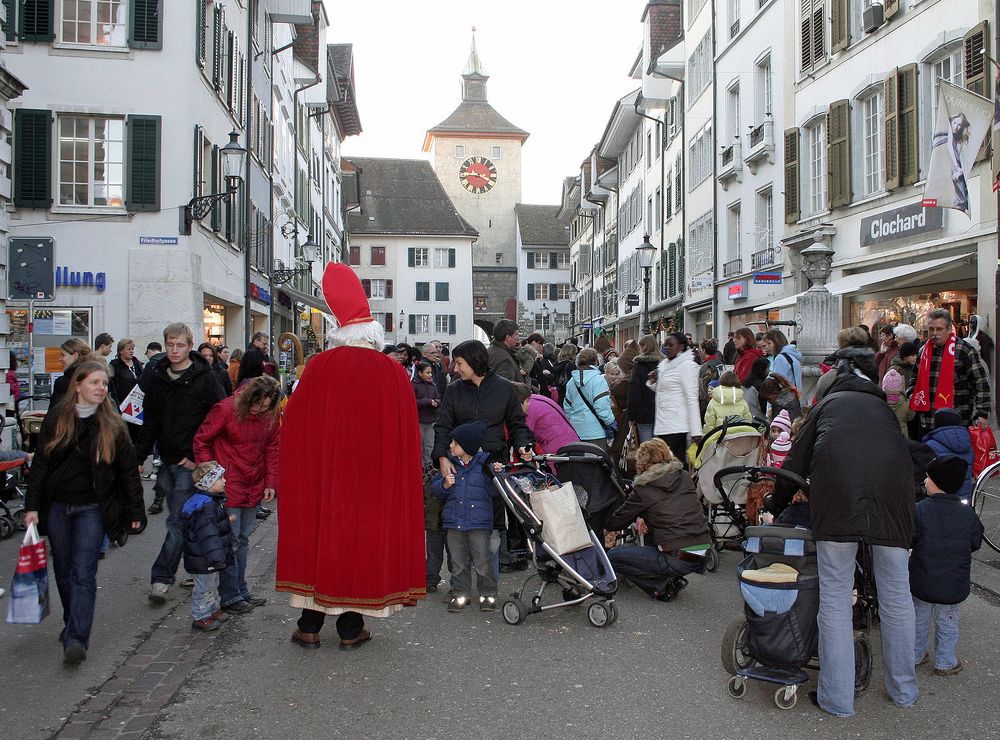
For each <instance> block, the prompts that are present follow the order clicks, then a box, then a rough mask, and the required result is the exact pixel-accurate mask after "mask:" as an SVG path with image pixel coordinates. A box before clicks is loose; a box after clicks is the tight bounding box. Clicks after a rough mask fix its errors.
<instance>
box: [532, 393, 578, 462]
mask: <svg viewBox="0 0 1000 740" xmlns="http://www.w3.org/2000/svg"><path fill="white" fill-rule="evenodd" d="M527 422H528V428H529V429H531V433H532V434H534V435H535V441H536V442H537V443H538V445H539V446H540V447H541V450H542V451H543V452H548V453H555V452H557V451H558V450H559V448H560V447H562V446H563V445H568V444H571V443H573V442H579V441H580V437H579V436H577V433H576V432H575V431H574V430H573V426H572V425H571V424H570V423H569V419H567V418H566V413H565V412H564V411H563V410H562V409H561V408H560V407H559V404H558V403H556V402H555V401H553V400H552V399H551V398H548V397H547V396H540V395H538V394H534V393H533V394H532V395H531V403H529V404H528V413H527Z"/></svg>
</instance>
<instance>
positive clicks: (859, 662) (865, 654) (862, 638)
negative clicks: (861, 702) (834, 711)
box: [854, 632, 872, 696]
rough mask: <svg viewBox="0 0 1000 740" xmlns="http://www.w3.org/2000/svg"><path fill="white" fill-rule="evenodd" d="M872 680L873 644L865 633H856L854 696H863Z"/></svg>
mask: <svg viewBox="0 0 1000 740" xmlns="http://www.w3.org/2000/svg"><path fill="white" fill-rule="evenodd" d="M871 680H872V644H871V641H869V639H868V635H866V634H865V633H864V632H855V633H854V695H855V696H861V694H863V693H864V692H865V691H867V690H868V684H870V683H871Z"/></svg>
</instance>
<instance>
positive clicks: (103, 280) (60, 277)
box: [56, 265, 108, 293]
mask: <svg viewBox="0 0 1000 740" xmlns="http://www.w3.org/2000/svg"><path fill="white" fill-rule="evenodd" d="M107 285H108V278H107V275H105V274H104V273H103V272H80V271H79V270H73V271H72V272H70V269H69V268H68V267H66V266H65V265H63V266H62V267H56V287H57V288H96V289H97V292H98V293H100V292H102V291H103V290H104V289H105V288H106V287H107Z"/></svg>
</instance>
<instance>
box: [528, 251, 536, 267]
mask: <svg viewBox="0 0 1000 740" xmlns="http://www.w3.org/2000/svg"><path fill="white" fill-rule="evenodd" d="M528 269H529V270H534V269H535V253H534V252H528Z"/></svg>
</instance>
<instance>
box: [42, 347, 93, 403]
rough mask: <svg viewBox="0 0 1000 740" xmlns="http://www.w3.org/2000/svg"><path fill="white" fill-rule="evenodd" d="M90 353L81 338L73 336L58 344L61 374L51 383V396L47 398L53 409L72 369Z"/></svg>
mask: <svg viewBox="0 0 1000 740" xmlns="http://www.w3.org/2000/svg"><path fill="white" fill-rule="evenodd" d="M90 353H91V349H90V345H89V344H87V343H86V342H85V341H83V340H82V339H78V338H76V337H73V338H72V339H67V340H66V341H65V342H63V343H62V344H60V345H59V360H60V362H62V366H63V374H62V375H60V376H59V377H58V378H56V380H55V382H54V383H53V384H52V396H51V397H50V398H49V408H50V409H54V408H55V407H56V404H58V403H59V402H60V401H61V400H62V397H63V396H65V395H66V390H67V389H68V388H69V383H70V378H71V377H72V376H73V370H74V369H75V368H76V366H77V365H79V364H80V363H81V362H83V361H84V360H85V359H86V358H87V355H89V354H90Z"/></svg>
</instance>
